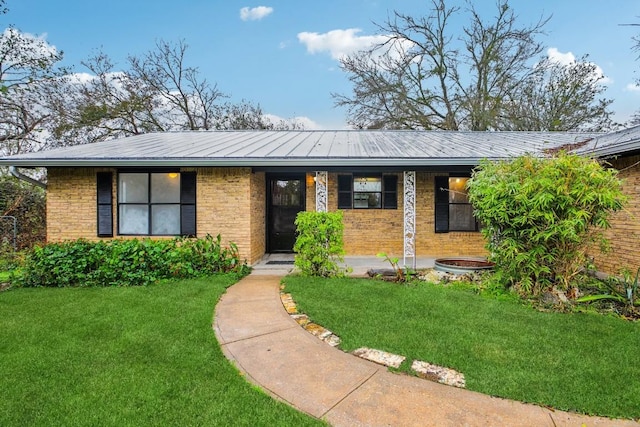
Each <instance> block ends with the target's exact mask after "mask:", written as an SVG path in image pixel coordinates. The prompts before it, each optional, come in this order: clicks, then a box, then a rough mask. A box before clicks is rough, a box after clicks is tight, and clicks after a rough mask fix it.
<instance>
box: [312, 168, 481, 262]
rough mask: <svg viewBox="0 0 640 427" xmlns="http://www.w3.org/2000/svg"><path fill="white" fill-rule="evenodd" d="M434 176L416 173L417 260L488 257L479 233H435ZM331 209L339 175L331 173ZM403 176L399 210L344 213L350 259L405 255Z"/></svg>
mask: <svg viewBox="0 0 640 427" xmlns="http://www.w3.org/2000/svg"><path fill="white" fill-rule="evenodd" d="M435 176H436V175H435V174H431V173H427V172H417V173H416V254H417V255H418V256H433V257H436V256H486V255H487V252H486V250H485V249H484V239H483V238H482V236H481V235H480V233H477V232H469V233H461V232H451V233H436V232H435V211H434V210H435V199H434V192H435V181H434V177H435ZM327 192H328V208H329V211H335V210H337V208H338V174H337V173H329V177H328V183H327ZM403 199H404V196H403V174H402V173H398V209H346V210H344V242H345V251H346V253H347V254H348V255H376V254H378V253H380V252H386V253H387V254H389V255H390V256H402V255H403V253H404V200H403ZM306 208H307V210H308V211H313V210H315V183H314V181H313V174H307V206H306Z"/></svg>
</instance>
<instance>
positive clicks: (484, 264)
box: [435, 257, 494, 274]
mask: <svg viewBox="0 0 640 427" xmlns="http://www.w3.org/2000/svg"><path fill="white" fill-rule="evenodd" d="M493 267H494V264H493V263H492V262H490V261H487V260H486V259H484V258H467V257H452V258H438V259H436V260H435V269H436V270H437V271H445V272H447V273H452V274H467V273H473V272H477V271H486V270H492V269H493Z"/></svg>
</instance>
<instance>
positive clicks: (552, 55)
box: [547, 47, 576, 65]
mask: <svg viewBox="0 0 640 427" xmlns="http://www.w3.org/2000/svg"><path fill="white" fill-rule="evenodd" d="M547 57H549V59H550V60H551V62H557V63H558V64H561V65H569V64H573V63H574V62H576V56H575V55H574V54H573V52H567V53H562V52H560V51H559V50H558V48H555V47H550V48H549V49H548V50H547Z"/></svg>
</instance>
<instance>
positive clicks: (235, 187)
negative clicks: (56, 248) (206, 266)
mask: <svg viewBox="0 0 640 427" xmlns="http://www.w3.org/2000/svg"><path fill="white" fill-rule="evenodd" d="M187 170H194V169H183V171H187ZM100 171H110V172H113V174H114V175H113V180H114V181H113V218H114V236H115V237H119V236H118V234H117V181H116V180H117V171H116V170H115V169H94V168H86V169H84V168H83V169H79V168H73V169H71V168H68V169H67V168H49V170H48V173H47V176H48V186H47V240H48V241H50V242H54V241H62V240H75V239H78V238H85V239H89V240H98V239H99V238H98V237H97V236H96V235H97V209H96V204H97V200H96V197H97V192H96V173H97V172H100ZM196 172H197V183H196V191H197V193H196V197H197V200H196V202H197V206H196V210H197V212H196V216H197V231H198V237H204V236H206V235H207V234H210V235H212V236H216V235H218V234H220V235H221V237H222V241H223V244H227V243H228V242H235V243H236V244H237V245H238V249H239V250H240V256H241V257H242V258H243V259H247V261H248V262H250V263H252V262H255V261H256V260H258V259H260V257H261V256H262V255H263V254H264V240H265V238H264V204H265V200H264V199H265V197H264V192H265V184H264V174H252V173H251V169H249V168H198V169H196Z"/></svg>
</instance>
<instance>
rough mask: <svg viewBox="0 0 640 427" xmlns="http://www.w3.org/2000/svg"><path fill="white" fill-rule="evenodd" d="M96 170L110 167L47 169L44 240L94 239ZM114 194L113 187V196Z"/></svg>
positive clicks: (95, 227) (95, 235)
mask: <svg viewBox="0 0 640 427" xmlns="http://www.w3.org/2000/svg"><path fill="white" fill-rule="evenodd" d="M100 171H110V169H95V168H81V169H78V168H73V169H70V168H49V169H48V171H47V241H48V242H59V241H63V240H75V239H79V238H85V239H90V240H98V237H97V233H98V232H97V207H96V204H97V200H96V197H97V192H96V173H97V172H100ZM114 179H115V176H114ZM115 193H116V191H115V186H114V190H113V195H114V198H115ZM114 203H115V199H114ZM114 218H115V216H114ZM114 226H115V225H114Z"/></svg>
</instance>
